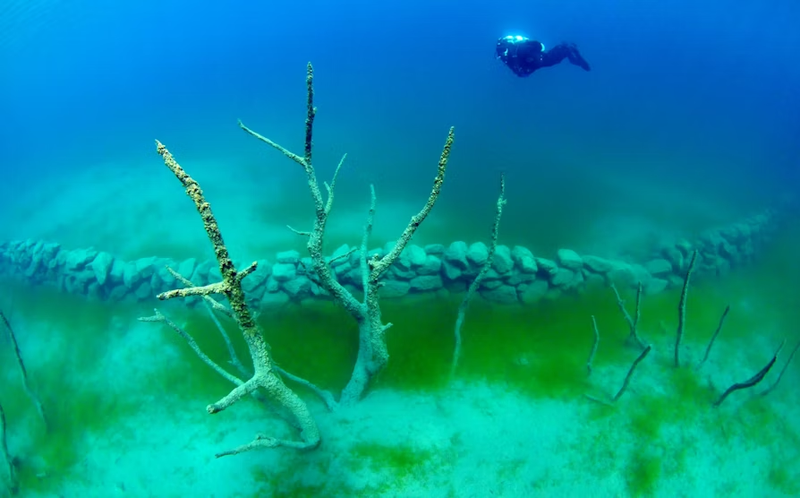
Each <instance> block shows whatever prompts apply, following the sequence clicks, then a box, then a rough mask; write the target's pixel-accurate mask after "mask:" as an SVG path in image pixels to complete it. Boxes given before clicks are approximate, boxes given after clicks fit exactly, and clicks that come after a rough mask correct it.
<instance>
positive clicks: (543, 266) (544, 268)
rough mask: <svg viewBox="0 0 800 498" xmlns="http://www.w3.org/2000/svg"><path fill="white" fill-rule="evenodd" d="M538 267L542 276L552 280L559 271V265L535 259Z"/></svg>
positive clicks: (542, 259)
mask: <svg viewBox="0 0 800 498" xmlns="http://www.w3.org/2000/svg"><path fill="white" fill-rule="evenodd" d="M535 260H536V266H537V267H538V269H539V272H538V273H540V274H541V275H543V276H545V277H547V278H552V277H553V276H554V275H555V274H556V272H557V271H558V265H557V264H556V262H555V261H553V260H550V259H545V258H535Z"/></svg>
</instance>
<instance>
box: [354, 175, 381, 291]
mask: <svg viewBox="0 0 800 498" xmlns="http://www.w3.org/2000/svg"><path fill="white" fill-rule="evenodd" d="M369 194H370V196H369V198H370V201H369V211H368V212H367V222H366V223H365V224H364V236H363V237H362V238H361V254H360V257H359V258H358V261H359V265H360V267H361V288H362V290H363V292H364V297H365V298H366V295H367V293H368V288H369V265H368V263H367V255H368V253H369V249H368V246H369V238H370V236H371V235H372V226H373V223H374V221H375V205H376V204H377V197H376V196H375V186H374V185H372V184H370V185H369ZM377 258H378V256H377V255H376V256H375V258H373V259H374V260H375V261H377Z"/></svg>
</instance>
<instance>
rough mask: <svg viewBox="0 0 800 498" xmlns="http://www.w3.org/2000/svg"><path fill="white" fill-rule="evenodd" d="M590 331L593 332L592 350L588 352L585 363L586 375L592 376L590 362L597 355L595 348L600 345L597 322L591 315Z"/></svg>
mask: <svg viewBox="0 0 800 498" xmlns="http://www.w3.org/2000/svg"><path fill="white" fill-rule="evenodd" d="M592 329H593V330H594V341H593V342H592V349H591V351H589V359H588V360H587V361H586V371H587V375H592V361H594V355H595V354H597V347H598V345H599V344H600V330H599V329H598V328H597V320H596V319H595V317H594V315H592Z"/></svg>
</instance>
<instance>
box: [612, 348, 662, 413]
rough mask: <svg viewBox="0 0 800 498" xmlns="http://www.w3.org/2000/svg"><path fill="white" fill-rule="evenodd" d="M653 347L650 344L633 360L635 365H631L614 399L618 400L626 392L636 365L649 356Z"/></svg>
mask: <svg viewBox="0 0 800 498" xmlns="http://www.w3.org/2000/svg"><path fill="white" fill-rule="evenodd" d="M651 349H653V348H652V346H649V345H648V346H647V347H646V348H644V350H643V351H642V352H641V353H639V356H638V357H637V358H636V359H635V360H633V365H631V368H630V369H629V370H628V375H626V376H625V380H624V381H623V382H622V387H620V388H619V391H617V394H616V395H615V396H614V398H613V400H614V401H616V400H618V399H619V397H620V396H622V395H623V394H624V393H625V390H626V389H628V384H629V383H630V381H631V376H633V371H634V370H636V367H637V366H638V365H639V363H641V361H642V360H644V359H645V358H646V357H647V355H648V354H649V353H650V350H651Z"/></svg>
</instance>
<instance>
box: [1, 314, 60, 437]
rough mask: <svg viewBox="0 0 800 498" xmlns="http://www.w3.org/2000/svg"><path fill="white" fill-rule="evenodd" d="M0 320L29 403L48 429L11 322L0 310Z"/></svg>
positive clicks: (46, 428)
mask: <svg viewBox="0 0 800 498" xmlns="http://www.w3.org/2000/svg"><path fill="white" fill-rule="evenodd" d="M0 321H2V322H3V325H5V328H6V330H7V331H8V335H9V337H10V338H11V345H12V346H13V348H14V356H15V357H16V358H17V366H19V371H20V374H21V376H22V387H23V388H24V389H25V393H26V394H27V395H28V398H30V400H31V403H33V406H34V407H35V408H36V412H37V413H39V416H40V417H41V418H42V422H43V423H44V427H45V430H49V425H48V421H47V417H45V415H44V407H43V406H42V402H41V400H40V399H39V396H37V395H36V393H35V392H33V389H31V386H30V383H29V382H28V370H27V369H26V368H25V362H24V361H23V360H22V353H21V352H20V350H19V343H18V342H17V335H16V334H15V333H14V329H13V328H11V323H9V321H8V318H6V315H5V314H4V313H3V312H2V311H0Z"/></svg>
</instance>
